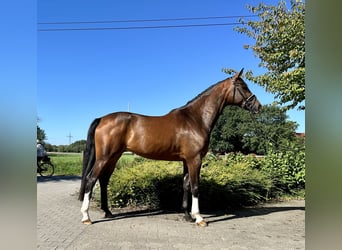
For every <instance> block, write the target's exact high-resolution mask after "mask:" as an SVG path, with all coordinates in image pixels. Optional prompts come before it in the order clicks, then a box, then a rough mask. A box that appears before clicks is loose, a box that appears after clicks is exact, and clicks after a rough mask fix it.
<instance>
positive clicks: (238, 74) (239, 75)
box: [233, 68, 243, 81]
mask: <svg viewBox="0 0 342 250" xmlns="http://www.w3.org/2000/svg"><path fill="white" fill-rule="evenodd" d="M242 73H243V68H242V69H241V70H240V72H239V73H236V74H235V75H234V76H233V80H234V81H235V80H236V79H238V78H239V77H241V75H242Z"/></svg>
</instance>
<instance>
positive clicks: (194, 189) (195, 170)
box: [188, 159, 207, 227]
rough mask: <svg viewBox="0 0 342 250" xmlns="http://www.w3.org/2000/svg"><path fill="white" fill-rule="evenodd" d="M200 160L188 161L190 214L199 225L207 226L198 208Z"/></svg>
mask: <svg viewBox="0 0 342 250" xmlns="http://www.w3.org/2000/svg"><path fill="white" fill-rule="evenodd" d="M201 162H202V161H201V160H200V159H197V160H196V159H195V160H194V161H191V162H190V163H188V166H189V176H190V186H191V193H192V205H191V216H192V217H193V218H194V219H195V220H196V224H197V225H198V226H201V227H205V226H207V223H206V222H205V221H204V219H203V218H202V216H201V214H200V210H199V188H198V187H199V177H200V170H201Z"/></svg>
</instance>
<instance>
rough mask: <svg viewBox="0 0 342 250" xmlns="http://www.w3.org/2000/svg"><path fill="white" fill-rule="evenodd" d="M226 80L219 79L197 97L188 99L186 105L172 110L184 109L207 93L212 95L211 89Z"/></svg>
mask: <svg viewBox="0 0 342 250" xmlns="http://www.w3.org/2000/svg"><path fill="white" fill-rule="evenodd" d="M224 81H225V80H222V81H219V82H217V83H215V84H213V85H211V86H209V87H208V88H207V89H205V90H204V91H202V92H201V93H199V94H198V95H197V96H196V97H194V98H193V99H191V100H190V101H188V102H187V103H186V104H185V105H183V106H181V107H179V108H175V109H173V110H171V111H170V112H172V111H174V110H179V109H184V108H186V107H187V106H189V105H191V103H193V102H194V101H196V100H198V99H200V98H202V97H204V96H207V95H210V93H211V91H212V90H213V89H214V88H215V87H216V86H217V85H219V84H220V83H222V82H224Z"/></svg>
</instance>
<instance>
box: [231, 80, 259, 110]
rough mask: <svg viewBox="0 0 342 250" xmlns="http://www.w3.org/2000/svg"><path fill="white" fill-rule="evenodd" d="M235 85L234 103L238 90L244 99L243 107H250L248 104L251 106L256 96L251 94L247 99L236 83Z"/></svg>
mask: <svg viewBox="0 0 342 250" xmlns="http://www.w3.org/2000/svg"><path fill="white" fill-rule="evenodd" d="M233 85H234V93H233V102H234V100H235V92H236V90H237V91H238V92H239V94H240V95H241V97H242V99H243V103H242V106H243V107H244V106H246V105H248V104H249V103H250V102H252V101H253V100H254V101H255V95H254V94H251V95H250V96H249V97H247V98H246V97H245V96H244V95H243V94H242V92H241V90H240V88H239V87H237V86H236V85H235V81H233Z"/></svg>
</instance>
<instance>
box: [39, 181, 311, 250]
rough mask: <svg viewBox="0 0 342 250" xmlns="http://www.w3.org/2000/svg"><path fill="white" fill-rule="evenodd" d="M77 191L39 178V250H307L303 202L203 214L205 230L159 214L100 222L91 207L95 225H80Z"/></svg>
mask: <svg viewBox="0 0 342 250" xmlns="http://www.w3.org/2000/svg"><path fill="white" fill-rule="evenodd" d="M79 186H80V178H79V177H52V178H47V179H43V178H41V177H38V176H37V249H211V250H212V249H272V250H274V249H305V201H304V200H293V201H287V202H281V203H273V204H266V205H264V206H262V207H255V208H249V209H243V210H240V211H234V212H231V213H229V214H225V213H222V212H217V213H212V214H203V217H204V218H205V220H206V221H207V222H208V224H209V226H208V227H205V228H200V227H198V226H196V225H195V224H193V223H189V222H186V221H184V220H183V214H180V213H170V212H163V211H154V212H149V211H142V210H140V211H139V210H138V211H128V210H118V211H115V214H116V216H115V218H113V219H103V213H102V212H101V211H100V210H99V209H98V208H96V207H94V206H92V207H91V209H90V217H91V219H92V220H93V224H92V225H83V224H82V223H81V213H80V207H81V202H80V201H78V200H77V191H78V189H79Z"/></svg>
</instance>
